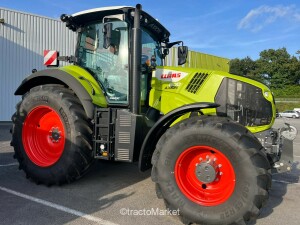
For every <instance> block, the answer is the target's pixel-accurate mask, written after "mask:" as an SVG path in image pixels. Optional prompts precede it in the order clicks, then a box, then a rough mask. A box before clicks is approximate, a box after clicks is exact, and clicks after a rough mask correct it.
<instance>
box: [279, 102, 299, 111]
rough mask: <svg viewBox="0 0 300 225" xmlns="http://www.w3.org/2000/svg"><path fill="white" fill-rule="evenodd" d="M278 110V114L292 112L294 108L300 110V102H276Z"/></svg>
mask: <svg viewBox="0 0 300 225" xmlns="http://www.w3.org/2000/svg"><path fill="white" fill-rule="evenodd" d="M276 108H277V109H278V112H283V111H285V110H292V109H294V108H300V102H276Z"/></svg>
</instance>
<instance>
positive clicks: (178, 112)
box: [139, 102, 220, 171]
mask: <svg viewBox="0 0 300 225" xmlns="http://www.w3.org/2000/svg"><path fill="white" fill-rule="evenodd" d="M219 106H220V105H219V104H216V103H210V102H201V103H194V104H189V105H184V106H182V107H180V108H177V109H175V110H173V111H171V112H169V113H167V114H166V115H165V116H163V117H162V118H160V119H159V120H158V121H157V122H156V123H155V124H154V126H153V127H152V128H151V129H150V131H149V132H148V134H147V136H146V138H145V140H144V142H143V145H142V148H141V152H140V156H139V169H140V171H145V170H147V169H149V168H151V157H152V154H153V152H154V150H155V146H156V143H157V142H158V140H159V138H160V137H161V136H162V135H163V134H164V133H165V131H166V130H167V129H168V128H169V127H170V126H171V125H172V123H173V122H174V121H175V120H177V119H178V118H179V117H180V116H182V115H184V114H186V113H189V112H195V111H199V110H201V109H208V108H217V107H219Z"/></svg>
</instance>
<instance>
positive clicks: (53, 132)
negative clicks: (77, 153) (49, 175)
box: [22, 106, 65, 167]
mask: <svg viewBox="0 0 300 225" xmlns="http://www.w3.org/2000/svg"><path fill="white" fill-rule="evenodd" d="M22 141H23V145H24V149H25V152H26V154H27V156H28V157H29V159H30V160H31V161H32V162H33V163H34V164H36V165H38V166H41V167H48V166H51V165H53V164H54V163H56V162H57V161H58V160H59V158H60V157H61V155H62V153H63V150H64V146H65V129H64V125H63V122H62V120H61V118H60V116H59V115H58V113H57V112H56V111H55V110H54V109H52V108H51V107H49V106H38V107H36V108H34V109H33V110H32V111H31V112H30V113H29V114H28V115H27V117H26V119H25V121H24V124H23V130H22Z"/></svg>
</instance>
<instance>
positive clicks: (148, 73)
mask: <svg viewBox="0 0 300 225" xmlns="http://www.w3.org/2000/svg"><path fill="white" fill-rule="evenodd" d="M61 20H62V21H63V22H65V24H66V26H67V27H68V28H69V29H71V30H72V31H74V32H77V33H78V42H77V45H76V51H75V54H74V56H60V57H59V60H65V61H68V62H69V64H68V65H67V66H63V67H54V68H47V69H45V70H41V71H34V73H32V74H31V75H29V76H28V77H26V78H25V79H24V81H23V82H22V83H21V85H20V86H19V87H18V88H17V90H16V92H15V95H22V96H23V97H22V100H21V102H20V103H19V104H17V106H16V112H15V114H14V115H13V116H12V121H13V128H12V142H11V143H12V146H13V147H14V151H15V154H14V156H15V158H17V160H18V162H19V164H20V168H21V169H23V170H24V171H25V173H26V177H27V178H30V179H31V180H32V181H34V182H36V183H42V184H45V185H49V186H50V185H62V184H64V183H69V182H72V181H75V180H77V179H79V178H80V177H82V176H83V175H84V174H85V173H86V172H87V171H88V169H89V168H90V166H91V164H92V163H93V162H94V161H95V160H96V159H100V160H112V161H122V162H130V163H133V162H136V164H137V165H138V167H139V169H140V170H141V171H146V170H148V169H151V170H152V172H151V178H152V180H153V182H154V183H155V189H156V192H157V196H158V198H162V199H163V200H164V202H165V204H166V206H167V207H168V208H170V209H179V211H180V218H181V220H182V221H184V222H185V223H200V224H243V223H244V221H249V220H251V219H255V218H256V217H257V216H258V214H259V211H260V209H261V208H262V206H263V205H265V203H266V200H267V199H268V192H269V190H270V187H271V181H272V179H271V174H272V171H276V172H285V171H289V170H291V163H292V160H293V158H292V157H293V141H292V139H293V131H294V130H292V129H291V128H290V127H289V126H288V127H285V128H281V129H279V130H275V129H273V128H272V125H273V123H274V120H275V116H276V108H275V101H274V97H273V95H272V92H271V91H270V90H269V88H268V87H267V86H265V85H263V84H262V83H259V82H257V81H254V80H251V79H248V78H245V77H241V76H236V75H232V74H229V73H227V72H224V71H223V72H222V71H215V70H209V69H201V68H187V67H183V66H181V65H183V64H185V63H186V59H187V55H188V48H187V47H186V46H184V45H183V42H182V41H175V42H170V40H169V37H170V33H169V31H168V30H167V29H166V28H165V27H164V26H163V25H162V24H160V22H158V20H156V19H154V18H153V17H152V16H151V15H149V14H148V13H146V12H144V11H143V10H142V9H141V5H139V4H138V5H137V6H136V7H125V6H120V7H105V8H96V9H92V10H86V11H82V12H79V13H75V14H73V15H64V14H63V15H62V16H61ZM173 46H176V47H175V49H177V52H178V58H177V59H176V61H177V63H178V66H177V67H168V66H164V62H165V57H166V56H167V55H168V53H169V49H170V48H172V47H173ZM291 130H292V131H291Z"/></svg>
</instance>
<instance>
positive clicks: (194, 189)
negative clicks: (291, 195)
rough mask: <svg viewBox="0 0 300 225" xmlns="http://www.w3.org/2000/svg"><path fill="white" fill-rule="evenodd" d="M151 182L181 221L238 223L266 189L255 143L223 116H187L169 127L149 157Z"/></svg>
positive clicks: (254, 211)
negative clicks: (179, 216) (178, 211)
mask: <svg viewBox="0 0 300 225" xmlns="http://www.w3.org/2000/svg"><path fill="white" fill-rule="evenodd" d="M152 164H153V168H152V180H153V181H154V182H156V190H157V194H158V197H161V198H163V199H164V201H165V203H166V205H167V207H169V208H171V209H179V210H180V215H181V218H182V220H183V221H184V222H185V223H199V224H223V225H225V224H240V223H244V221H245V220H246V221H248V220H250V219H255V218H256V217H257V216H258V214H259V209H260V208H261V207H262V206H263V205H264V204H265V202H266V200H267V198H268V190H269V189H270V187H271V174H270V164H269V162H268V160H267V157H266V155H265V154H264V152H263V151H262V146H261V144H260V142H259V141H258V140H257V139H256V138H255V137H254V136H253V135H252V134H251V133H250V132H249V131H248V130H247V129H246V128H245V127H243V126H242V125H240V124H237V123H234V122H232V121H230V120H229V119H226V118H219V117H198V118H190V119H187V120H184V121H182V122H180V123H179V124H176V125H174V126H173V127H171V128H170V129H169V130H168V131H167V132H166V133H165V134H164V135H163V136H162V137H161V139H160V140H159V142H158V144H157V147H156V150H155V152H154V154H153V157H152Z"/></svg>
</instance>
